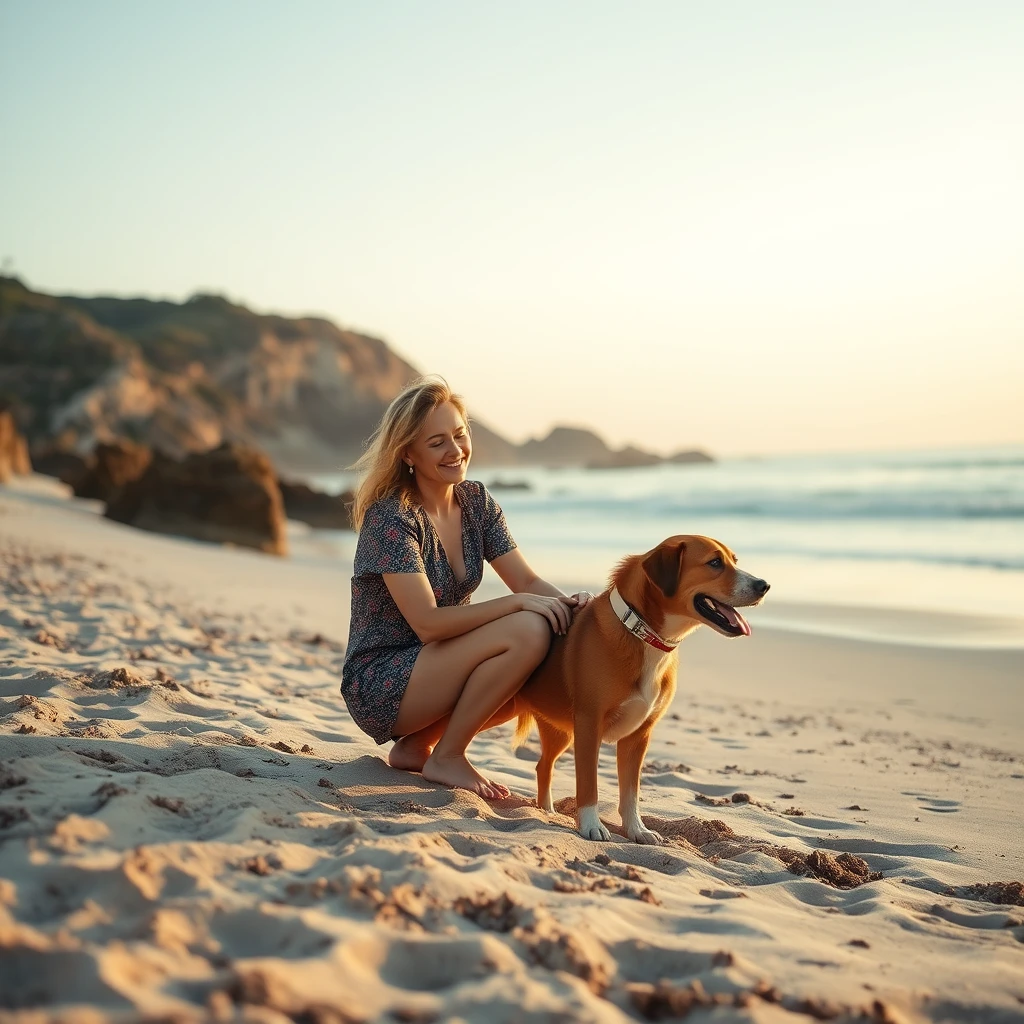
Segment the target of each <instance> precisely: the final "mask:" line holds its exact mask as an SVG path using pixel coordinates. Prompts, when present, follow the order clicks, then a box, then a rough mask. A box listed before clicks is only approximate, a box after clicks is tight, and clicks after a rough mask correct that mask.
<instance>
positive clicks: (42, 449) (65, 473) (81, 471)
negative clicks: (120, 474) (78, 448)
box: [32, 444, 93, 490]
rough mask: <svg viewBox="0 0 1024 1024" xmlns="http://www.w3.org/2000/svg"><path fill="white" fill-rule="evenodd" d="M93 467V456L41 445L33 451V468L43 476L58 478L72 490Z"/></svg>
mask: <svg viewBox="0 0 1024 1024" xmlns="http://www.w3.org/2000/svg"><path fill="white" fill-rule="evenodd" d="M92 466H93V458H92V455H91V454H90V455H79V454H78V453H77V452H74V451H69V450H67V449H65V448H61V447H60V446H59V445H53V444H41V445H37V446H36V448H35V449H34V450H33V451H32V468H33V469H34V470H35V471H36V472H37V473H42V474H43V476H53V477H56V478H57V479H58V480H60V481H61V483H65V484H68V485H69V486H70V487H71V488H72V490H74V488H75V487H76V486H77V484H78V482H79V481H80V480H81V479H82V478H83V477H84V476H85V475H86V473H88V472H89V471H90V470H91V469H92Z"/></svg>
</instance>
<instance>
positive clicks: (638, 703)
mask: <svg viewBox="0 0 1024 1024" xmlns="http://www.w3.org/2000/svg"><path fill="white" fill-rule="evenodd" d="M671 657H672V654H671V653H666V652H665V651H659V650H657V649H656V648H654V647H648V646H646V645H645V649H644V663H643V667H642V668H641V670H640V679H639V680H638V681H637V685H636V689H634V690H633V691H632V693H630V695H629V696H628V697H627V698H626V699H625V700H624V701H623V702H622V703H621V704H620V705H619V706H618V707H617V708H616V709H615V710H614V711H612V712H611V714H609V716H608V718H607V720H606V721H605V730H604V735H603V736H602V737H601V740H602V742H604V743H617V742H618V741H619V740H621V739H622V738H623V736H628V735H629V734H630V733H631V732H635V731H636V730H637V728H639V726H640V725H642V724H643V723H644V722H645V721H647V719H648V718H649V717H650V715H651V712H652V711H653V710H654V708H655V705H656V704H657V702H658V697H659V696H661V688H660V687H659V685H658V684H659V680H660V679H661V675H662V672H663V671H664V669H665V665H666V664H667V662H668V659H669V658H671Z"/></svg>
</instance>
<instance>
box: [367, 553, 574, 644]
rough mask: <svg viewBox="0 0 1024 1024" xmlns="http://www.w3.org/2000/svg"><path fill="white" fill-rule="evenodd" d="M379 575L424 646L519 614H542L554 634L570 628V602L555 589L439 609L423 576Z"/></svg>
mask: <svg viewBox="0 0 1024 1024" xmlns="http://www.w3.org/2000/svg"><path fill="white" fill-rule="evenodd" d="M510 554H511V552H510ZM495 561H498V559H495ZM492 564H493V563H492ZM381 575H382V579H383V580H384V585H385V586H386V587H387V588H388V591H389V592H390V593H391V596H392V597H393V598H394V601H395V604H396V605H398V610H399V611H400V612H401V613H402V616H403V617H404V618H405V621H406V622H408V623H409V625H410V626H411V627H412V629H413V632H415V634H416V635H417V636H418V637H419V638H420V640H421V641H422V642H423V643H425V644H429V643H433V642H434V641H436V640H448V639H449V638H451V637H453V636H462V634H463V633H468V632H469V631H470V630H471V629H476V628H477V627H478V626H484V625H486V624H487V623H488V622H493V621H494V620H495V619H500V618H502V617H504V616H505V615H511V614H512V613H513V612H521V611H532V612H536V613H537V614H538V615H543V616H544V617H545V618H546V619H547V620H548V622H549V623H550V625H551V628H552V629H553V630H554V631H555V632H556V633H564V632H565V631H566V629H568V628H569V621H570V616H571V612H570V599H569V598H567V597H565V596H564V595H562V594H560V592H559V591H557V590H556V591H555V592H554V593H553V594H551V595H541V594H536V595H535V594H532V593H523V594H509V595H507V596H506V597H498V598H494V599H493V600H491V601H481V602H480V603H479V604H460V605H455V606H452V607H445V608H438V606H437V601H436V600H435V599H434V591H433V590H432V589H431V587H430V580H428V579H427V576H426V574H425V573H421V572H395V573H392V572H386V573H382V574H381Z"/></svg>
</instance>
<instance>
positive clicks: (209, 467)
mask: <svg viewBox="0 0 1024 1024" xmlns="http://www.w3.org/2000/svg"><path fill="white" fill-rule="evenodd" d="M105 515H106V516H107V517H108V518H109V519H114V520H116V521H117V522H119V523H128V524H129V525H131V526H136V527H138V528H139V529H142V530H152V531H153V532H155V533H168V534H173V535H174V536H178V537H192V538H194V539H196V540H206V541H214V542H218V543H227V544H238V545H241V546H243V547H250V548H256V549H257V550H259V551H265V552H267V553H268V554H274V555H284V554H287V550H288V548H287V539H286V536H285V515H284V504H283V502H282V500H281V491H280V489H279V488H278V485H277V477H276V475H275V473H274V468H273V466H272V465H271V463H270V460H269V459H268V458H267V457H266V456H265V455H264V454H263V453H262V452H259V451H256V450H255V449H253V448H247V447H244V446H241V445H236V444H228V443H225V444H222V445H221V446H220V447H219V448H215V449H213V450H212V451H209V452H203V453H201V454H193V455H189V456H188V457H187V458H185V459H184V460H182V461H177V460H174V459H171V458H169V457H167V456H165V455H162V454H160V453H159V452H158V453H156V454H155V455H154V456H153V459H152V461H151V462H150V463H149V466H148V467H147V469H146V471H145V472H144V473H143V474H142V475H141V476H140V477H138V478H137V479H135V480H131V481H129V482H128V483H126V484H125V485H124V486H123V487H121V489H120V490H119V491H118V492H117V494H115V495H114V497H113V498H112V499H111V501H110V502H109V503H108V505H107V509H106V513H105Z"/></svg>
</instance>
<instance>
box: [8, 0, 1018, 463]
mask: <svg viewBox="0 0 1024 1024" xmlns="http://www.w3.org/2000/svg"><path fill="white" fill-rule="evenodd" d="M1022 54H1024V3H1019V2H1016V0H1010V2H1006V3H994V2H984V0H980V2H967V0H964V2H961V3H948V2H940V0H920V2H910V0H905V2H899V3H892V2H883V3H879V2H864V0H858V2H857V3H838V2H822V0H806V2H800V3H796V2H778V0H772V2H761V0H757V2H740V0H734V2H722V3H710V2H708V3H700V4H698V3H686V2H683V0H674V2H664V3H655V2H631V3H627V2H622V3H603V2H596V0H589V2H557V0H555V2H532V0H529V2H521V0H517V2H515V3H506V4H492V3H480V2H477V0H472V2H453V0H434V2H423V0H409V2H389V0H375V2H369V0H368V2H365V3H361V4H355V3H344V2H334V0H327V2H321V3H313V2H308V0H307V2H293V3H280V2H273V3H269V2H244V3H243V2H241V0H238V2H224V0H220V2H214V0H202V2H182V0H177V2H175V3H163V4H156V3H148V2H146V3H139V2H136V0H131V2H119V3H112V2H100V0H94V2H90V3H82V2H79V0H73V2H55V0H26V2H15V0H0V95H2V97H3V101H2V103H0V195H2V197H3V198H2V200H0V261H2V260H4V259H5V258H6V259H9V260H10V261H11V262H10V263H9V264H8V269H9V270H10V269H13V271H14V272H15V273H17V274H19V275H20V276H22V277H23V278H24V279H25V280H26V281H27V282H28V283H29V284H31V285H32V286H34V287H36V288H39V289H41V290H44V291H51V292H72V293H79V294H98V293H103V294H113V295H125V296H127V295H146V296H151V297H169V298H173V299H176V300H181V299H184V298H185V297H187V296H188V295H189V294H191V293H192V292H194V291H197V290H207V291H216V292H220V293H223V294H226V295H228V296H229V297H230V298H232V299H234V300H236V301H240V302H244V303H245V304H247V305H250V306H251V307H253V308H255V309H257V310H261V311H277V312H282V313H285V314H295V315H298V314H302V313H319V314H323V315H326V316H328V317H330V318H331V319H333V320H335V321H337V322H338V323H339V324H341V325H343V326H348V327H352V328H355V329H358V330H364V331H366V332H368V333H371V334H374V335H376V336H378V337H383V338H384V339H385V340H386V341H387V342H388V343H389V344H390V345H391V346H392V347H393V348H394V349H395V350H396V351H398V352H399V353H400V354H401V355H403V356H404V357H405V358H407V359H409V360H410V361H411V362H412V363H414V364H415V365H417V366H418V367H420V368H421V369H422V370H424V371H432V372H438V373H443V374H444V375H445V376H446V377H447V378H448V379H449V381H450V382H451V384H452V385H453V386H454V387H456V388H457V389H458V390H460V391H461V392H462V393H463V394H464V395H465V396H466V398H467V399H468V401H469V405H470V408H471V409H472V410H473V412H474V413H475V414H476V415H477V416H478V417H479V418H480V419H482V420H484V421H486V422H488V423H489V424H490V425H492V426H493V427H495V428H496V429H498V430H500V431H501V432H503V433H504V434H505V435H506V436H508V437H509V438H510V439H512V440H517V441H518V440H524V439H525V438H526V437H528V436H531V435H537V434H540V433H542V432H546V431H547V430H548V429H549V428H550V427H551V426H552V425H553V424H555V423H573V424H584V425H588V426H591V427H592V428H594V429H596V430H597V431H598V432H599V433H601V434H602V435H603V436H604V437H605V438H606V440H608V441H609V442H610V443H612V444H616V445H618V444H624V443H636V444H640V445H643V446H645V447H649V448H654V449H656V450H661V451H671V450H674V449H677V448H680V447H691V446H700V447H704V448H707V449H709V450H711V451H712V452H715V453H717V454H723V455H728V454H748V453H773V452H790V451H794V452H795V451H828V450H840V449H842V450H868V449H876V448H920V447H931V446H952V445H969V444H984V443H1001V442H1020V441H1024V401H1022V397H1021V396H1022V395H1024V59H1022V57H1021V55H1022Z"/></svg>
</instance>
